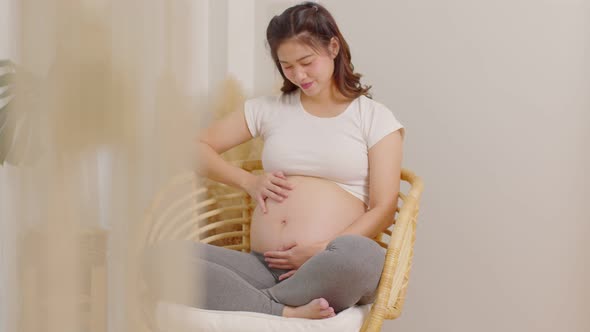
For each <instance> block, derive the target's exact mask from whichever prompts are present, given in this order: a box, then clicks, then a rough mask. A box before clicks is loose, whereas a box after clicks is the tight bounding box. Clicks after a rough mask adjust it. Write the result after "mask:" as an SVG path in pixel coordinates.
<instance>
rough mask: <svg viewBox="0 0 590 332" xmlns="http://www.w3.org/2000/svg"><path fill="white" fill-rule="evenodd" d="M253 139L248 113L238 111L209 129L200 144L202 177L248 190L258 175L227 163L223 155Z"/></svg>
mask: <svg viewBox="0 0 590 332" xmlns="http://www.w3.org/2000/svg"><path fill="white" fill-rule="evenodd" d="M250 139H252V135H251V134H250V131H249V130H248V126H247V124H246V118H245V116H244V111H243V110H240V111H235V112H232V113H231V114H229V115H228V116H226V117H224V118H223V119H221V120H219V121H217V122H215V123H213V124H212V125H211V126H209V127H208V128H206V129H205V130H204V131H203V132H202V133H201V134H200V135H199V140H198V144H197V146H198V156H199V160H198V167H197V172H198V173H199V175H202V176H206V177H208V178H210V179H211V180H214V181H217V182H221V183H224V184H227V185H229V186H232V187H236V188H240V189H245V188H246V186H247V184H248V182H251V181H254V178H255V175H253V174H251V173H250V172H247V171H245V170H243V169H241V168H239V167H236V166H233V165H232V164H230V163H229V162H227V161H225V160H224V159H223V158H222V157H221V156H220V154H221V153H223V152H225V151H227V150H229V149H231V148H233V147H234V146H237V145H240V144H242V143H244V142H246V141H248V140H250Z"/></svg>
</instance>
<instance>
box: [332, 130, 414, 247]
mask: <svg viewBox="0 0 590 332" xmlns="http://www.w3.org/2000/svg"><path fill="white" fill-rule="evenodd" d="M402 143H403V141H402V136H401V134H400V132H399V130H398V131H395V132H393V133H391V134H389V135H387V136H385V137H384V138H383V139H381V140H380V141H379V142H378V143H377V144H375V145H374V146H372V147H371V148H370V149H369V198H370V202H369V207H370V209H369V211H367V212H366V213H364V214H363V215H362V216H360V217H359V218H358V219H357V220H355V221H354V222H353V223H352V224H351V225H350V226H348V227H347V228H346V229H345V230H344V231H343V232H341V233H340V234H339V235H344V234H359V235H364V236H366V237H369V238H373V237H375V236H377V235H378V234H379V233H381V232H382V231H383V230H384V229H385V228H387V227H388V226H389V225H391V222H392V218H393V215H394V213H395V209H396V206H397V204H396V203H397V198H398V194H399V189H400V174H401V163H402V154H403V145H402Z"/></svg>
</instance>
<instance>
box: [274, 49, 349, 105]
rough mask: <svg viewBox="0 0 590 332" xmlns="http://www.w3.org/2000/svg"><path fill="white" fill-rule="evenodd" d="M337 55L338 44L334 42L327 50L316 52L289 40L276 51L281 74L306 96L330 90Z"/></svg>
mask: <svg viewBox="0 0 590 332" xmlns="http://www.w3.org/2000/svg"><path fill="white" fill-rule="evenodd" d="M337 54H338V43H337V42H336V41H335V40H332V42H331V43H330V45H329V47H328V49H327V50H324V49H322V50H319V51H316V50H315V49H314V48H312V47H311V46H309V45H307V44H304V43H302V42H301V41H298V40H297V39H294V38H291V39H288V40H286V41H284V42H283V43H281V45H280V46H279V47H278V49H277V56H278V60H279V63H280V64H281V69H282V71H283V74H284V75H285V77H286V78H287V79H288V80H289V81H291V82H292V83H293V84H295V85H296V86H298V87H300V88H301V91H303V92H304V93H305V94H306V95H307V96H318V95H320V94H323V93H324V92H325V91H329V90H330V89H331V88H332V86H333V73H334V58H335V57H336V55H337Z"/></svg>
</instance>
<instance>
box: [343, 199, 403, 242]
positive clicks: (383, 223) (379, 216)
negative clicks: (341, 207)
mask: <svg viewBox="0 0 590 332" xmlns="http://www.w3.org/2000/svg"><path fill="white" fill-rule="evenodd" d="M394 212H395V210H393V209H390V208H388V207H385V206H381V207H374V208H372V209H370V210H369V211H367V212H365V213H364V214H363V215H361V216H360V217H359V218H358V219H357V220H355V221H354V222H353V223H352V224H350V225H349V226H348V227H346V228H345V229H344V230H343V231H342V232H340V233H339V234H338V235H346V234H358V235H363V236H366V237H368V238H374V237H375V236H377V235H378V234H379V233H381V232H382V231H383V230H384V229H385V228H387V227H388V226H389V225H391V222H392V221H393V214H394Z"/></svg>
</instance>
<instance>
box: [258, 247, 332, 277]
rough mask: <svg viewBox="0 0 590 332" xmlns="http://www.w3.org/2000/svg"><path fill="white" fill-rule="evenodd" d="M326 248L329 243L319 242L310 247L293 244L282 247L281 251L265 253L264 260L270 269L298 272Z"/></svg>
mask: <svg viewBox="0 0 590 332" xmlns="http://www.w3.org/2000/svg"><path fill="white" fill-rule="evenodd" d="M326 246H327V242H318V243H315V244H308V245H298V244H297V243H293V244H290V245H287V246H285V247H282V248H280V249H279V250H274V251H267V252H265V253H264V260H265V261H266V263H268V267H270V268H276V269H283V270H297V269H298V268H299V267H301V265H303V263H305V262H307V260H308V259H310V258H311V257H313V256H315V255H316V254H317V253H319V252H320V251H322V250H324V249H326ZM291 275H292V274H291ZM291 275H289V276H291Z"/></svg>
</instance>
